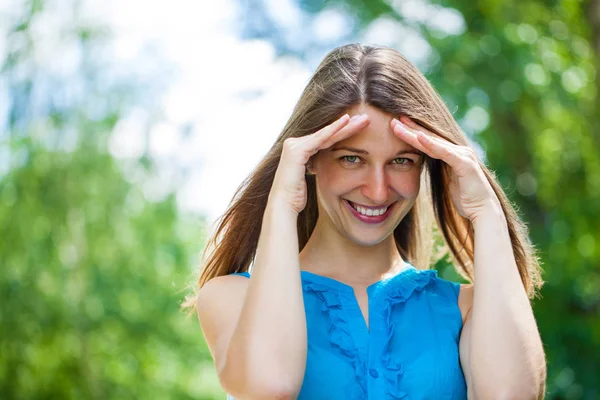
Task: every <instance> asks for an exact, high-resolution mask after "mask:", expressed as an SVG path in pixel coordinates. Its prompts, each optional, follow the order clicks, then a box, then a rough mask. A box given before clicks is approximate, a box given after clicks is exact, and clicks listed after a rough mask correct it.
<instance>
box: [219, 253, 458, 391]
mask: <svg viewBox="0 0 600 400" xmlns="http://www.w3.org/2000/svg"><path fill="white" fill-rule="evenodd" d="M300 272H301V278H302V288H303V294H304V308H305V312H306V323H307V332H308V354H307V360H306V371H305V374H304V381H303V383H302V388H301V390H300V394H299V396H298V399H299V400H308V399H310V400H325V399H327V400H337V399H340V400H342V399H343V400H345V399H350V400H359V399H361V400H364V399H377V400H380V399H390V400H391V399H393V400H397V399H411V400H416V399H448V400H452V399H466V398H467V388H466V383H465V378H464V376H463V372H462V369H461V366H460V359H459V350H458V342H459V338H460V331H461V329H462V316H461V313H460V309H459V308H458V294H459V291H460V284H459V283H455V282H450V281H447V280H444V279H442V278H440V277H438V273H437V271H435V270H418V269H417V268H415V267H414V266H412V265H410V264H408V263H406V269H404V270H402V271H401V272H400V273H398V274H397V275H395V276H392V277H390V278H387V279H383V280H381V281H378V282H376V283H374V284H372V285H370V286H369V287H368V288H367V294H368V298H369V328H367V325H366V323H365V320H364V317H363V314H362V312H361V310H360V307H359V305H358V302H357V300H356V297H355V295H354V289H353V288H352V287H351V286H349V285H346V284H344V283H342V282H339V281H337V280H335V279H332V278H329V277H325V276H322V275H317V274H314V273H312V272H308V271H300ZM236 274H238V275H243V276H246V277H248V278H249V277H250V274H249V273H248V272H242V273H236ZM228 399H232V397H228Z"/></svg>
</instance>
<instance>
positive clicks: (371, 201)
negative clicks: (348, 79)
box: [313, 105, 423, 246]
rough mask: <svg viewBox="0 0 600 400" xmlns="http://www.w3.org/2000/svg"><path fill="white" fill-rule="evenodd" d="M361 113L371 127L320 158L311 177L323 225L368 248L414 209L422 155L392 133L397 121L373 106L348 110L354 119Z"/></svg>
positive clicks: (314, 165) (362, 106)
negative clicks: (367, 117) (392, 124)
mask: <svg viewBox="0 0 600 400" xmlns="http://www.w3.org/2000/svg"><path fill="white" fill-rule="evenodd" d="M361 113H367V114H368V115H369V120H370V123H369V124H368V125H367V126H366V127H365V128H363V130H361V131H360V132H358V133H356V134H354V135H352V136H351V137H349V138H347V139H345V140H342V141H340V142H338V143H336V144H334V145H333V146H331V147H330V148H328V149H326V150H322V151H320V152H319V153H318V154H316V155H315V156H314V159H313V172H314V173H315V175H316V186H317V198H318V202H319V216H320V217H319V218H326V220H325V221H320V222H326V223H328V224H329V225H330V226H332V227H333V228H335V229H336V230H337V231H338V232H339V233H340V234H341V235H343V236H344V237H346V238H347V239H349V240H351V241H353V242H355V243H357V244H361V245H365V246H369V245H374V244H377V243H379V242H381V241H382V240H384V239H385V238H387V237H388V236H389V235H391V234H392V233H393V231H394V229H395V228H396V227H397V226H398V224H399V223H400V221H401V220H402V218H404V216H405V215H406V214H407V213H408V211H409V210H410V209H411V208H412V206H413V205H414V203H415V200H416V198H417V195H418V194H419V188H420V175H421V170H422V166H423V155H422V153H421V152H420V151H418V150H416V149H415V148H414V147H412V146H410V145H409V144H408V143H406V142H404V141H403V140H401V139H400V138H398V137H397V136H396V135H395V134H394V133H393V131H392V128H391V126H390V121H391V120H392V118H393V116H391V115H389V114H385V113H383V112H381V111H380V110H378V109H377V108H374V107H372V106H369V105H360V106H356V107H353V108H351V109H350V110H348V114H349V115H350V116H353V115H355V114H361ZM380 213H382V214H381V215H379V214H380ZM364 214H367V215H364ZM368 214H371V215H368Z"/></svg>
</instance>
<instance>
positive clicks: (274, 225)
mask: <svg viewBox="0 0 600 400" xmlns="http://www.w3.org/2000/svg"><path fill="white" fill-rule="evenodd" d="M297 218H298V215H297V213H295V212H294V211H293V210H291V209H290V208H289V207H286V206H285V205H284V204H280V203H277V202H276V201H271V200H269V203H268V204H267V208H266V210H265V214H264V217H263V223H262V228H261V234H260V238H259V241H258V247H257V253H256V258H255V262H254V266H253V270H252V279H250V281H249V283H248V291H247V294H246V299H245V302H244V306H243V308H242V312H241V315H240V318H239V321H238V325H237V327H236V329H235V331H234V333H233V336H232V339H231V342H230V345H229V350H228V355H227V362H226V363H227V364H231V363H235V364H236V365H227V366H226V367H225V368H226V369H227V368H229V373H232V374H234V375H238V378H241V377H242V376H243V377H244V379H246V382H248V384H251V385H257V386H258V387H260V388H266V389H264V390H266V391H270V392H271V393H273V392H275V393H276V394H277V397H281V398H285V397H286V394H291V397H294V394H296V395H297V392H298V391H299V390H300V387H301V385H302V381H303V378H304V371H305V368H306V352H307V333H306V316H305V311H304V301H303V294H302V283H301V278H300V261H299V249H298V233H297V226H296V224H297ZM234 379H235V377H234ZM255 387H256V386H255ZM261 390H262V389H261Z"/></svg>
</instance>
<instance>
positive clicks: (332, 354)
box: [194, 44, 546, 400]
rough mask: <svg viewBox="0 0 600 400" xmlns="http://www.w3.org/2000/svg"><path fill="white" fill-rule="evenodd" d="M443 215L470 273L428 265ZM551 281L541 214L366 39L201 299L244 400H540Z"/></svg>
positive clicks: (295, 137) (347, 54)
mask: <svg viewBox="0 0 600 400" xmlns="http://www.w3.org/2000/svg"><path fill="white" fill-rule="evenodd" d="M429 188H430V192H429V191H428V189H429ZM432 212H434V213H435V215H436V219H437V223H438V225H439V228H440V230H441V233H442V234H443V238H444V240H445V242H446V244H447V245H448V247H449V249H450V251H451V253H452V255H453V257H454V260H455V265H456V269H457V271H458V272H459V273H460V274H461V275H462V276H464V277H465V278H467V279H468V280H469V281H470V282H473V283H472V284H465V285H461V284H458V283H454V282H449V281H446V280H444V279H441V278H440V277H438V276H437V272H436V271H433V270H429V269H428V268H429V266H430V264H431V261H432V258H431V244H432V242H433V237H432V230H431V229H430V228H431V223H430V221H431V219H430V218H428V217H429V216H430V215H431V213H432ZM251 263H252V264H253V266H252V274H251V275H250V273H249V272H248V269H249V267H250V264H251ZM250 277H251V278H250ZM248 278H250V279H248ZM541 285H542V281H541V279H540V268H539V264H538V261H537V259H536V257H535V255H534V250H533V247H532V245H531V243H530V242H529V239H528V236H527V230H526V228H525V225H524V224H523V223H522V222H521V221H520V220H519V218H518V216H517V214H516V213H515V211H514V210H513V208H512V206H511V204H510V202H509V200H508V199H507V197H506V195H505V194H504V193H503V191H502V189H501V187H500V185H499V184H498V182H497V181H496V179H495V177H494V175H493V174H492V173H491V172H490V171H489V170H488V169H487V168H486V166H485V165H484V164H483V163H482V162H481V161H480V160H479V159H478V158H477V156H476V155H475V152H474V151H473V150H472V148H471V147H470V145H469V144H468V140H467V138H466V136H465V135H464V133H463V132H462V131H461V130H460V128H459V127H458V125H457V124H456V122H455V121H454V119H453V118H452V115H451V113H450V112H449V111H448V109H447V108H446V106H445V105H444V103H443V101H442V100H441V98H440V97H439V96H438V95H437V94H436V92H435V91H434V89H433V88H432V87H431V85H430V84H429V83H428V81H427V80H426V78H425V77H424V76H423V75H422V74H421V73H420V72H419V71H418V69H417V68H416V67H415V66H413V65H412V64H411V63H410V62H409V61H408V60H406V59H405V58H404V57H403V56H402V55H401V54H399V53H398V52H397V51H395V50H392V49H389V48H385V47H376V46H365V45H360V44H351V45H346V46H343V47H340V48H337V49H335V50H333V51H332V52H331V53H329V54H328V55H327V56H326V58H325V59H324V60H323V61H322V63H321V64H320V65H319V67H318V69H317V71H316V72H315V74H314V76H313V77H312V78H311V80H310V82H309V83H308V86H307V87H306V89H305V90H304V92H303V93H302V96H301V98H300V100H299V101H298V104H297V106H296V108H295V109H294V111H293V114H292V116H291V118H290V120H289V121H288V123H287V124H286V126H285V127H284V129H283V132H282V134H281V135H280V136H279V138H278V139H277V141H276V142H275V144H274V145H273V147H272V149H271V150H270V152H269V153H268V154H267V156H266V157H265V158H264V160H263V161H262V162H261V163H260V165H259V166H258V167H257V168H256V170H255V171H254V172H253V173H252V174H251V175H250V176H249V177H248V178H247V179H246V181H245V182H244V183H243V184H242V186H241V187H240V188H239V189H238V192H237V193H236V195H235V197H234V199H233V201H232V203H231V204H230V207H229V209H228V210H227V212H226V213H225V214H224V216H223V218H222V219H221V221H220V223H219V225H218V227H217V229H216V231H215V233H214V236H213V237H212V238H211V241H210V242H209V245H208V247H207V250H206V260H205V268H204V269H203V271H202V274H201V276H200V279H199V284H198V286H199V288H200V290H199V291H198V293H197V296H196V298H195V299H194V302H195V305H196V307H197V312H198V317H199V320H200V325H201V327H202V330H203V333H204V336H205V339H206V341H207V343H208V346H209V348H210V351H211V353H212V356H213V358H214V360H215V365H216V368H217V371H218V375H219V379H220V382H221V384H222V386H223V388H224V389H225V390H226V391H227V393H229V394H230V395H232V396H234V397H236V398H239V399H292V398H298V399H311V400H315V399H366V398H370V399H401V398H409V399H463V398H467V397H468V398H476V399H496V398H502V399H504V398H510V399H513V398H514V399H521V398H522V399H535V398H541V397H543V393H544V387H545V377H546V368H545V356H544V351H543V346H542V342H541V339H540V336H539V333H538V329H537V326H536V322H535V319H534V316H533V312H532V309H531V305H530V302H529V298H528V296H529V297H533V296H534V295H535V292H536V290H537V289H539V288H540V287H541Z"/></svg>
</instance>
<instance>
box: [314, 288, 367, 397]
mask: <svg viewBox="0 0 600 400" xmlns="http://www.w3.org/2000/svg"><path fill="white" fill-rule="evenodd" d="M304 289H305V290H309V291H312V292H314V293H315V294H316V295H317V296H318V297H319V298H320V299H321V301H322V306H321V311H323V312H324V313H325V314H327V316H328V319H329V327H328V332H329V335H328V336H329V341H330V343H331V344H332V345H333V346H335V347H337V348H339V349H340V351H341V352H342V354H344V355H345V356H346V357H348V358H349V359H350V360H351V362H352V366H353V367H354V370H355V376H356V380H357V382H358V385H354V387H353V392H352V393H351V400H361V399H365V398H366V397H367V389H366V386H367V382H366V367H365V365H364V362H363V361H362V360H361V359H360V357H359V354H358V348H357V347H356V344H355V343H354V340H353V339H352V336H351V334H350V327H349V323H348V321H347V320H346V318H345V316H344V314H343V312H342V303H341V301H340V298H339V295H338V293H337V292H336V291H332V290H331V288H329V287H328V286H325V285H321V284H318V283H315V282H306V283H305V284H304Z"/></svg>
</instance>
